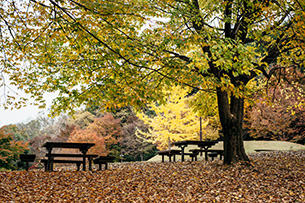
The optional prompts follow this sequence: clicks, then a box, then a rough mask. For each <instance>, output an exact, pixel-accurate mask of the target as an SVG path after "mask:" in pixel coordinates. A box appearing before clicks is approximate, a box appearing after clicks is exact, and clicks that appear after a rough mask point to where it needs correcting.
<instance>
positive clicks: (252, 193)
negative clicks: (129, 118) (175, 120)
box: [0, 151, 305, 202]
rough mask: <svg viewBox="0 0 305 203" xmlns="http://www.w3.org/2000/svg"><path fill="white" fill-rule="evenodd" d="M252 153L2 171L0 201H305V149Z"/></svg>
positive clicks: (0, 174) (0, 173) (0, 176)
mask: <svg viewBox="0 0 305 203" xmlns="http://www.w3.org/2000/svg"><path fill="white" fill-rule="evenodd" d="M251 159H252V163H253V166H250V167H246V166H244V165H241V164H237V165H234V166H223V165H221V162H219V161H213V162H176V163H126V164H114V165H113V166H111V168H110V169H109V170H107V171H93V172H82V171H80V172H77V171H55V172H44V171H30V172H25V171H16V172H0V202H305V180H304V177H305V170H304V169H305V151H299V152H274V153H260V154H256V155H251Z"/></svg>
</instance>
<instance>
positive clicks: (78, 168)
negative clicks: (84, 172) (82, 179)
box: [76, 163, 80, 171]
mask: <svg viewBox="0 0 305 203" xmlns="http://www.w3.org/2000/svg"><path fill="white" fill-rule="evenodd" d="M76 166H77V171H79V170H80V163H76Z"/></svg>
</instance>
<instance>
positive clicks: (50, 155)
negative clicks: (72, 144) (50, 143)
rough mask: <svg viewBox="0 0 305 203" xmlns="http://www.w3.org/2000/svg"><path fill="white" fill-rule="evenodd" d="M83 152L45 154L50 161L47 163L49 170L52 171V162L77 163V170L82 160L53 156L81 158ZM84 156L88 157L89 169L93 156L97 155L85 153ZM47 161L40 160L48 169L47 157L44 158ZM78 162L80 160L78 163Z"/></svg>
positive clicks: (90, 168)
mask: <svg viewBox="0 0 305 203" xmlns="http://www.w3.org/2000/svg"><path fill="white" fill-rule="evenodd" d="M83 156H84V155H83V154H46V157H49V158H50V163H49V167H50V170H51V171H53V163H76V165H77V170H78V171H79V166H80V165H81V164H82V163H83V161H82V160H72V159H70V160H67V159H60V160H58V159H54V158H55V157H61V158H83ZM85 157H86V158H87V159H88V161H89V170H90V171H91V170H92V160H93V158H95V157H98V155H97V154H86V155H85ZM46 160H47V161H44V160H43V161H42V162H43V163H44V164H45V169H46V170H47V169H48V166H47V165H48V159H46ZM79 162H81V163H80V164H79Z"/></svg>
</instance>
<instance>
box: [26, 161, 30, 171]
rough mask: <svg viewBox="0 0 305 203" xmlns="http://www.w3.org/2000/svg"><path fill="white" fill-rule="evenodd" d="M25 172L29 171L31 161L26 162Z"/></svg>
mask: <svg viewBox="0 0 305 203" xmlns="http://www.w3.org/2000/svg"><path fill="white" fill-rule="evenodd" d="M25 170H26V171H29V161H26V162H25Z"/></svg>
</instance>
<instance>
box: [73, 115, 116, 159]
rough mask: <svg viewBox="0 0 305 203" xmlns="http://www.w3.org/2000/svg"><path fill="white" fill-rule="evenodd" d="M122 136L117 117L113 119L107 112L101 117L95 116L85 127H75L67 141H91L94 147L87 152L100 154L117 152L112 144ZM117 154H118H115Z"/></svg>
mask: <svg viewBox="0 0 305 203" xmlns="http://www.w3.org/2000/svg"><path fill="white" fill-rule="evenodd" d="M121 137H122V132H121V125H120V120H119V119H114V117H113V116H112V114H110V113H107V114H105V115H104V116H103V117H99V118H95V120H94V122H93V123H90V124H89V125H88V126H87V127H86V128H84V129H82V128H80V127H77V128H76V129H75V130H74V131H73V132H72V133H71V136H70V138H69V139H68V141H71V142H72V141H73V142H93V143H95V147H93V148H91V149H90V150H89V153H97V154H101V155H106V154H113V153H115V154H118V153H117V152H115V150H114V148H113V146H114V145H116V144H118V141H119V140H120V139H121ZM117 156H118V155H117Z"/></svg>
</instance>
